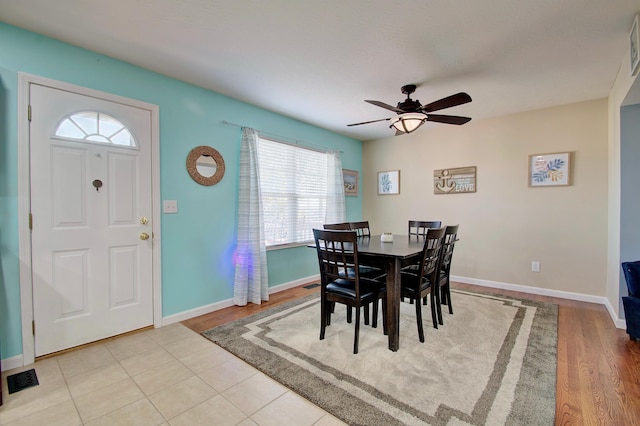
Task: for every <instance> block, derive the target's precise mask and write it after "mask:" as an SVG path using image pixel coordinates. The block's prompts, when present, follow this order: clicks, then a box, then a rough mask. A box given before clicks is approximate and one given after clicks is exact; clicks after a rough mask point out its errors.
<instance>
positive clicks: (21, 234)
mask: <svg viewBox="0 0 640 426" xmlns="http://www.w3.org/2000/svg"><path fill="white" fill-rule="evenodd" d="M31 83H35V84H40V85H43V86H49V87H52V88H56V89H60V90H67V91H71V92H75V93H79V94H81V95H85V96H93V97H96V98H99V99H105V100H108V101H112V102H119V103H122V104H126V105H131V106H134V107H137V108H141V109H146V110H149V111H150V113H151V180H152V183H151V186H152V203H153V220H152V221H151V225H152V232H153V279H152V280H153V325H154V327H156V328H157V327H161V326H162V277H161V271H162V268H161V263H160V262H161V253H162V250H161V248H162V246H161V242H162V240H161V235H160V229H161V226H160V220H161V210H160V108H159V107H158V106H157V105H153V104H149V103H146V102H142V101H138V100H135V99H129V98H125V97H122V96H118V95H113V94H110V93H105V92H100V91H98V90H93V89H89V88H86V87H81V86H76V85H73V84H69V83H64V82H61V81H56V80H51V79H48V78H44V77H39V76H35V75H31V74H25V73H20V72H19V73H18V256H19V261H20V309H21V316H22V364H23V365H28V364H32V363H33V362H34V360H35V345H34V337H33V333H32V322H33V280H32V275H31V232H30V230H29V212H30V210H31V208H30V195H29V193H30V189H31V182H30V178H31V176H30V172H29V121H28V114H27V111H28V106H29V84H31Z"/></svg>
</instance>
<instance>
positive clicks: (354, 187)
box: [342, 169, 358, 197]
mask: <svg viewBox="0 0 640 426" xmlns="http://www.w3.org/2000/svg"><path fill="white" fill-rule="evenodd" d="M342 181H343V182H344V195H349V196H352V197H355V196H357V195H358V172H357V170H348V169H342Z"/></svg>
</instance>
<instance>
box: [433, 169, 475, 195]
mask: <svg viewBox="0 0 640 426" xmlns="http://www.w3.org/2000/svg"><path fill="white" fill-rule="evenodd" d="M470 192H476V167H475V166H470V167H457V168H453V169H441V170H434V171H433V193H434V194H468V193H470Z"/></svg>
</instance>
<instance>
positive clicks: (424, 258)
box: [400, 228, 445, 343]
mask: <svg viewBox="0 0 640 426" xmlns="http://www.w3.org/2000/svg"><path fill="white" fill-rule="evenodd" d="M444 233H445V228H429V230H427V233H426V235H425V237H424V248H423V249H422V254H421V256H420V266H419V270H418V271H405V270H402V271H401V273H400V280H401V281H400V294H401V296H402V297H408V298H410V299H413V300H415V301H416V303H415V307H416V321H417V323H418V337H419V338H420V341H421V342H423V343H424V330H423V328H422V304H421V303H420V302H419V301H420V299H423V298H425V297H427V295H429V296H430V301H431V319H432V321H433V328H438V318H437V306H438V304H439V303H440V296H439V294H438V277H439V275H440V258H441V253H442V245H443V241H444Z"/></svg>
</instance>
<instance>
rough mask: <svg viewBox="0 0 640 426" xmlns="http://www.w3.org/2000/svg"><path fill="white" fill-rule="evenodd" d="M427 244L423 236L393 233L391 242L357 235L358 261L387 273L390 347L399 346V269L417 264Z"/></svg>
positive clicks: (391, 348) (387, 318) (387, 313)
mask: <svg viewBox="0 0 640 426" xmlns="http://www.w3.org/2000/svg"><path fill="white" fill-rule="evenodd" d="M423 247H424V238H420V237H416V236H411V237H410V236H408V235H394V236H393V241H392V242H382V241H381V239H380V235H372V236H370V237H359V238H358V260H359V262H360V263H362V264H366V265H371V266H376V267H379V268H382V269H384V271H385V272H386V273H387V312H386V315H385V321H386V322H387V331H388V332H389V349H390V350H392V351H394V352H395V351H397V350H398V349H399V348H400V301H401V298H400V271H401V270H402V268H403V267H405V266H407V265H410V264H412V263H417V262H418V261H419V258H420V254H421V253H422V249H423Z"/></svg>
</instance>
